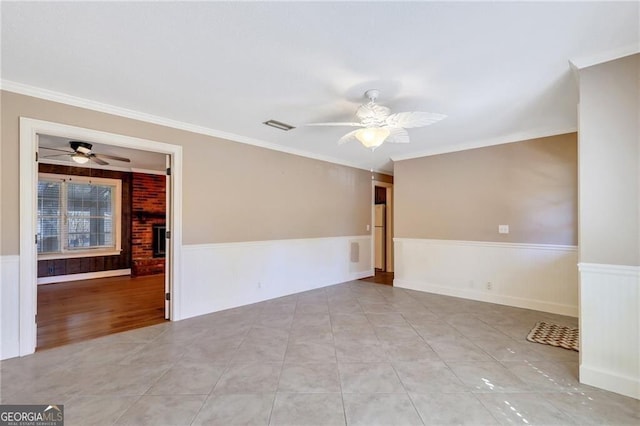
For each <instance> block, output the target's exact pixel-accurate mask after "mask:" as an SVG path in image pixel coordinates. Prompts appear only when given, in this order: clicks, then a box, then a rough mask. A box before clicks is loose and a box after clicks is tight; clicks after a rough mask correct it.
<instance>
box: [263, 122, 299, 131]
mask: <svg viewBox="0 0 640 426" xmlns="http://www.w3.org/2000/svg"><path fill="white" fill-rule="evenodd" d="M262 124H266V125H267V126H271V127H275V128H276V129H280V130H284V131H285V132H287V131H289V130H291V129H295V127H294V126H292V125H291V124H287V123H283V122H282V121H276V120H269V121H265V122H264V123H262Z"/></svg>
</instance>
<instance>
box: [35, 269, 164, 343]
mask: <svg viewBox="0 0 640 426" xmlns="http://www.w3.org/2000/svg"><path fill="white" fill-rule="evenodd" d="M164 321H165V319H164V275H151V276H146V277H137V278H131V277H128V276H125V277H113V278H98V279H93V280H83V281H72V282H65V283H57V284H45V285H40V286H38V344H37V350H42V349H47V348H52V347H55V346H60V345H65V344H68V343H72V342H79V341H82V340H88V339H93V338H96V337H100V336H106V335H108V334H112V333H117V332H120V331H125V330H131V329H134V328H139V327H146V326H149V325H154V324H159V323H162V322H164Z"/></svg>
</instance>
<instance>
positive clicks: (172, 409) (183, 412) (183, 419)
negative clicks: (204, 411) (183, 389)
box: [115, 395, 207, 426]
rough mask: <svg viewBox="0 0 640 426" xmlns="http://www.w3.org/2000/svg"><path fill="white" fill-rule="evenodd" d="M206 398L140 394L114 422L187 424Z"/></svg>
mask: <svg viewBox="0 0 640 426" xmlns="http://www.w3.org/2000/svg"><path fill="white" fill-rule="evenodd" d="M206 398H207V396H206V395H179V396H175V395H174V396H171V395H162V396H154V395H145V396H141V397H140V399H138V400H137V401H136V402H135V403H134V404H133V405H132V406H131V407H129V409H127V411H125V412H124V414H122V416H121V417H120V418H119V419H118V421H117V422H116V423H115V424H116V425H118V426H124V425H127V426H140V425H172V426H182V425H185V426H188V425H190V424H191V422H192V421H193V419H194V418H195V416H196V414H198V411H200V408H201V407H202V404H203V403H204V401H205V399H206Z"/></svg>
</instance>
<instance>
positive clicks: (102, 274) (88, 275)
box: [38, 268, 131, 285]
mask: <svg viewBox="0 0 640 426" xmlns="http://www.w3.org/2000/svg"><path fill="white" fill-rule="evenodd" d="M123 275H131V269H130V268H129V269H113V270H110V271H98V272H85V273H82V274H69V275H54V276H51V277H41V278H38V285H40V284H51V283H63V282H68V281H80V280H91V279H94V278H107V277H120V276H123Z"/></svg>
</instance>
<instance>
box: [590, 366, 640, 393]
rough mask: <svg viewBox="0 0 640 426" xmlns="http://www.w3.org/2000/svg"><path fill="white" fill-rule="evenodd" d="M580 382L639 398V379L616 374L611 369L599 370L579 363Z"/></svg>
mask: <svg viewBox="0 0 640 426" xmlns="http://www.w3.org/2000/svg"><path fill="white" fill-rule="evenodd" d="M580 382H581V383H584V384H587V385H590V386H595V387H597V388H600V389H605V390H608V391H611V392H615V393H619V394H620V395H625V396H629V397H631V398H635V399H640V379H638V377H628V376H623V375H620V374H617V373H616V372H613V371H601V370H598V369H595V368H592V367H589V366H586V365H580Z"/></svg>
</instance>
